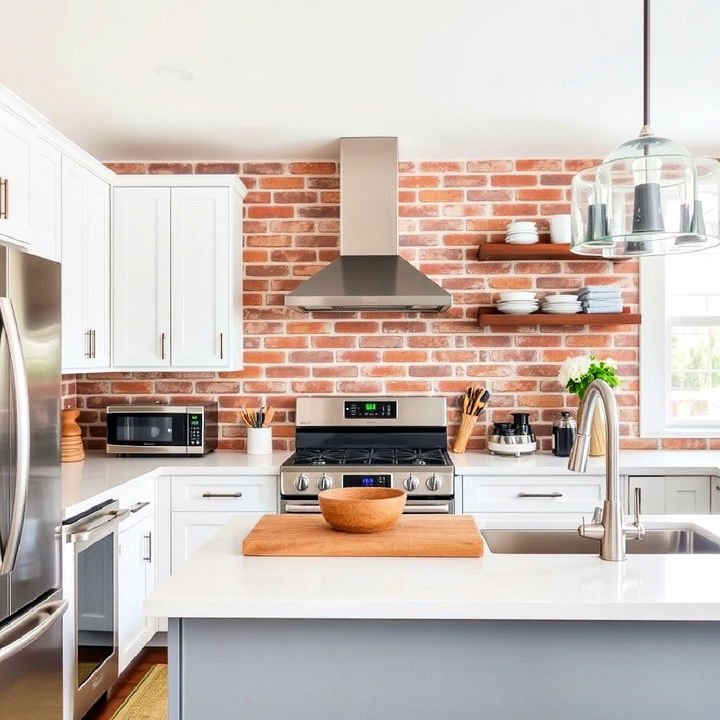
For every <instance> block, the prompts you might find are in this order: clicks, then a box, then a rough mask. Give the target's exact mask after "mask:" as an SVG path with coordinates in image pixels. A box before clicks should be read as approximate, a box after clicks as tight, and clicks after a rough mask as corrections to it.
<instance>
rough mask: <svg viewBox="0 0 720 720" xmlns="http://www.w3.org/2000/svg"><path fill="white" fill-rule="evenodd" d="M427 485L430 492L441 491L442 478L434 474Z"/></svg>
mask: <svg viewBox="0 0 720 720" xmlns="http://www.w3.org/2000/svg"><path fill="white" fill-rule="evenodd" d="M425 485H427V489H428V490H432V491H433V492H435V491H436V490H439V489H440V488H441V487H442V478H441V477H439V476H438V475H436V474H435V473H433V474H432V475H431V476H430V477H429V478H428V479H427V480H426V481H425Z"/></svg>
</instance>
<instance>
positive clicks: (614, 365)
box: [603, 358, 617, 370]
mask: <svg viewBox="0 0 720 720" xmlns="http://www.w3.org/2000/svg"><path fill="white" fill-rule="evenodd" d="M603 362H604V363H605V364H606V365H608V366H609V367H611V368H613V370H617V363H616V362H615V360H613V359H612V358H605V359H604V360H603Z"/></svg>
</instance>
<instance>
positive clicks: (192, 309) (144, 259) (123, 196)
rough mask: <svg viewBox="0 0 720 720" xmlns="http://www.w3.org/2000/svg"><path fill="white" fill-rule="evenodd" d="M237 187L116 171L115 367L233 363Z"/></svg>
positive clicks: (236, 352) (233, 181) (237, 362)
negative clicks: (123, 175) (120, 174)
mask: <svg viewBox="0 0 720 720" xmlns="http://www.w3.org/2000/svg"><path fill="white" fill-rule="evenodd" d="M244 193H245V188H244V187H243V186H242V183H240V182H239V180H237V178H235V177H229V176H214V177H213V176H198V177H193V176H187V175H185V176H178V177H172V176H171V177H167V176H165V177H163V178H161V179H160V178H154V177H152V176H144V177H138V176H125V177H122V176H120V177H118V180H117V181H116V183H115V190H114V206H113V253H112V256H113V263H112V274H113V367H114V368H117V369H119V370H122V369H126V368H128V369H129V368H132V369H136V370H139V369H143V370H155V369H163V368H171V369H177V370H205V369H209V370H229V369H238V368H239V367H241V348H242V235H241V223H242V216H241V215H242V204H241V201H242V197H243V196H244ZM171 278H172V282H171Z"/></svg>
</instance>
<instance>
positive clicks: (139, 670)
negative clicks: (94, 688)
mask: <svg viewBox="0 0 720 720" xmlns="http://www.w3.org/2000/svg"><path fill="white" fill-rule="evenodd" d="M157 663H167V650H166V649H165V648H162V647H151V648H145V650H143V652H142V653H140V655H139V656H138V658H137V659H136V660H135V662H134V663H133V664H132V665H131V666H130V667H129V668H128V669H127V670H126V671H125V672H124V673H123V674H122V676H121V677H120V679H119V680H118V684H117V690H116V692H115V693H114V695H113V696H112V697H111V698H110V700H104V699H103V700H99V701H98V702H97V703H95V705H94V706H93V707H92V708H91V710H90V712H89V713H88V714H87V715H85V717H84V718H83V720H110V718H111V717H112V715H113V713H114V712H115V711H116V710H117V709H118V708H119V707H120V705H122V703H123V701H124V700H125V698H126V697H127V696H128V695H129V694H130V693H131V692H132V691H133V689H134V688H135V686H136V685H137V684H138V683H139V682H140V681H141V680H142V679H143V677H145V673H146V672H147V671H148V670H149V669H150V668H151V667H152V666H153V665H156V664H157Z"/></svg>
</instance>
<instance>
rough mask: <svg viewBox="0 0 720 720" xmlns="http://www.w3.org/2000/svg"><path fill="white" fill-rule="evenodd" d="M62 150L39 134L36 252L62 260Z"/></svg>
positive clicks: (33, 172)
mask: <svg viewBox="0 0 720 720" xmlns="http://www.w3.org/2000/svg"><path fill="white" fill-rule="evenodd" d="M61 187H62V153H61V152H60V150H58V149H57V148H56V147H55V146H54V145H51V144H50V143H49V142H47V140H44V139H42V138H39V137H38V138H36V140H35V142H34V143H33V148H32V159H31V165H30V217H31V222H30V229H31V237H32V240H31V246H30V252H32V254H33V255H40V256H41V257H45V258H48V259H49V260H55V261H56V262H60V257H61V239H62V225H61V212H60V210H61V207H60V203H61Z"/></svg>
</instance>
